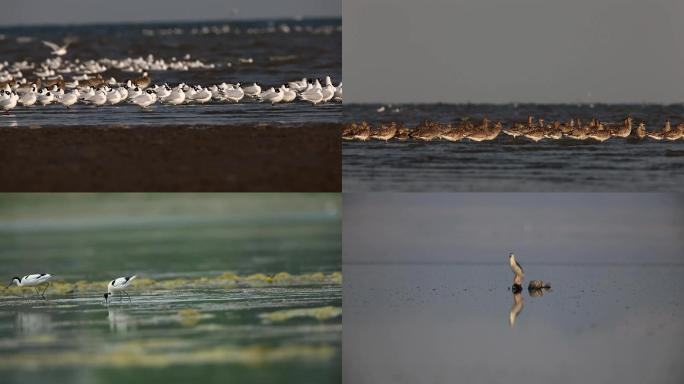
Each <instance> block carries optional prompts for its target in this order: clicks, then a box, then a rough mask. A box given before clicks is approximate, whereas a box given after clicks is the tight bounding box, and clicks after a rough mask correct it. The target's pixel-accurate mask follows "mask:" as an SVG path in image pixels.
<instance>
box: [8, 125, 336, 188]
mask: <svg viewBox="0 0 684 384" xmlns="http://www.w3.org/2000/svg"><path fill="white" fill-rule="evenodd" d="M339 132H340V127H339V126H338V125H336V124H304V125H297V126H280V125H269V126H254V125H239V126H155V127H149V126H141V127H132V126H107V127H92V126H90V127H85V126H80V127H41V128H36V129H32V128H2V129H0V164H2V166H0V190H2V191H21V192H30V191H51V192H58V191H109V192H114V191H280V192H287V191H319V192H323V191H326V192H328V191H331V192H332V191H335V192H336V191H340V190H341V164H340V159H341V153H340V151H341V146H340V137H339Z"/></svg>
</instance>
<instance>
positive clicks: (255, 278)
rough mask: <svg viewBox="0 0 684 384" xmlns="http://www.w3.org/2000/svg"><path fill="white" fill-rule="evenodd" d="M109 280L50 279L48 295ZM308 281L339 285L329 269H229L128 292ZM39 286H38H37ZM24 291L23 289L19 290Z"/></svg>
mask: <svg viewBox="0 0 684 384" xmlns="http://www.w3.org/2000/svg"><path fill="white" fill-rule="evenodd" d="M108 283H109V281H87V280H79V281H76V282H68V281H64V280H53V281H51V282H50V287H49V289H48V291H47V293H48V294H58V295H67V294H74V293H102V292H105V291H106V290H107V284H108ZM310 284H337V285H339V284H342V273H340V272H333V273H330V274H327V275H326V274H324V273H322V272H316V273H309V274H302V275H291V274H289V273H287V272H279V273H276V274H275V275H271V276H269V275H266V274H263V273H255V274H252V275H247V276H240V275H237V274H235V273H233V272H225V273H223V274H221V275H218V276H214V277H199V278H182V277H179V278H173V279H164V280H155V279H150V278H145V277H139V278H137V279H135V280H134V282H133V284H131V287H130V288H129V289H128V290H129V291H130V292H135V291H152V290H155V289H179V288H238V287H267V286H282V287H286V286H294V285H310ZM41 289H42V288H41ZM23 290H26V291H23ZM29 291H30V292H32V291H33V288H21V287H17V286H16V285H13V286H12V287H10V288H7V289H4V290H0V296H21V295H22V292H23V293H24V294H28V293H30V292H29Z"/></svg>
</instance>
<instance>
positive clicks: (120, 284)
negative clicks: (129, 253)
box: [104, 275, 137, 303]
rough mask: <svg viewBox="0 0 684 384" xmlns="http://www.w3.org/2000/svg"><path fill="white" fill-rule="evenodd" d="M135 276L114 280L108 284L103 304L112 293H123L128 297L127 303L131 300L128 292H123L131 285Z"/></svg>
mask: <svg viewBox="0 0 684 384" xmlns="http://www.w3.org/2000/svg"><path fill="white" fill-rule="evenodd" d="M136 277H137V276H136V275H133V276H130V277H119V278H118V279H114V280H112V281H110V282H109V285H107V293H105V294H104V298H105V303H106V302H107V299H108V298H109V296H112V295H113V294H114V292H123V293H125V294H126V296H128V301H130V300H131V296H129V295H128V292H126V291H125V289H126V288H128V286H129V285H130V284H131V281H133V279H135V278H136Z"/></svg>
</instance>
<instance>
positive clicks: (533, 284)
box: [527, 280, 551, 291]
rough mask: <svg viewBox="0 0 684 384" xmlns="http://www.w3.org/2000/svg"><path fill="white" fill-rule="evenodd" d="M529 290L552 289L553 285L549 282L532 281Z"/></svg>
mask: <svg viewBox="0 0 684 384" xmlns="http://www.w3.org/2000/svg"><path fill="white" fill-rule="evenodd" d="M527 289H528V290H530V291H531V290H533V289H551V284H549V283H548V282H543V281H541V280H532V281H530V284H529V285H528V286H527Z"/></svg>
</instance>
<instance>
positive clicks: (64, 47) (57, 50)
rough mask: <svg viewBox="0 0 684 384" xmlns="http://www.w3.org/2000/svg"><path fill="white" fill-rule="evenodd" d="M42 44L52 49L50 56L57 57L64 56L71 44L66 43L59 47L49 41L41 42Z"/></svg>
mask: <svg viewBox="0 0 684 384" xmlns="http://www.w3.org/2000/svg"><path fill="white" fill-rule="evenodd" d="M43 44H45V45H47V46H48V47H50V49H52V54H53V55H57V56H64V55H66V53H67V47H68V46H69V44H71V42H67V43H66V44H64V45H62V46H61V47H60V46H59V45H57V44H55V43H53V42H50V41H45V40H43Z"/></svg>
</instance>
